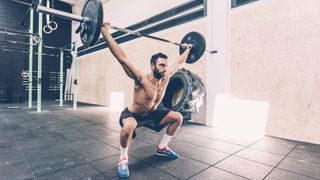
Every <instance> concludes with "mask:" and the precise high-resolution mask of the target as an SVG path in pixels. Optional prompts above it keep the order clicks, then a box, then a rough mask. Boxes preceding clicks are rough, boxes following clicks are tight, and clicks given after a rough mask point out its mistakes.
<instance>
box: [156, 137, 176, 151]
mask: <svg viewBox="0 0 320 180" xmlns="http://www.w3.org/2000/svg"><path fill="white" fill-rule="evenodd" d="M172 137H173V136H170V135H168V134H164V136H163V138H162V140H161V142H160V144H159V148H160V149H162V148H164V147H168V143H169V141H170V140H171V138H172Z"/></svg>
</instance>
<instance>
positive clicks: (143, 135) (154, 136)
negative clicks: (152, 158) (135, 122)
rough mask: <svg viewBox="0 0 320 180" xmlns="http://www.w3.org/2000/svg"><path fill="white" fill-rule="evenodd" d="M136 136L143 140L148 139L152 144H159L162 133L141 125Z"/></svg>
mask: <svg viewBox="0 0 320 180" xmlns="http://www.w3.org/2000/svg"><path fill="white" fill-rule="evenodd" d="M136 133H137V136H136V138H137V139H139V140H142V141H146V142H148V143H150V144H154V145H158V144H159V143H160V141H161V139H162V136H163V135H162V134H160V133H156V132H153V131H150V130H149V129H147V128H144V127H140V128H138V129H137V130H136Z"/></svg>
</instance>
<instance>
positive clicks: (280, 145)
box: [250, 137, 297, 155]
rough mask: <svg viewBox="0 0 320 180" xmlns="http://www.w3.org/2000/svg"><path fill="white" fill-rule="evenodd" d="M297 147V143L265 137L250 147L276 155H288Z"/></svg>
mask: <svg viewBox="0 0 320 180" xmlns="http://www.w3.org/2000/svg"><path fill="white" fill-rule="evenodd" d="M296 145H297V142H294V141H289V140H285V139H278V138H272V137H265V138H264V139H262V140H260V141H259V142H257V143H255V144H253V145H252V146H250V147H251V148H255V149H259V150H263V151H267V152H272V153H275V154H281V155H287V154H289V152H290V151H291V150H292V149H293V148H294V147H295V146H296Z"/></svg>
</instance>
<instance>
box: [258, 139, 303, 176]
mask: <svg viewBox="0 0 320 180" xmlns="http://www.w3.org/2000/svg"><path fill="white" fill-rule="evenodd" d="M299 144H300V143H297V144H296V145H295V146H294V147H293V148H292V149H291V151H290V152H288V153H287V154H286V155H285V156H284V157H283V158H282V159H281V160H280V161H279V162H278V163H277V164H276V165H275V166H274V167H273V168H272V169H271V171H270V172H269V173H268V174H266V175H265V176H264V177H263V178H262V179H265V178H267V177H268V176H269V175H270V174H271V172H272V171H273V170H275V169H276V168H277V167H278V165H279V164H280V163H281V162H282V161H283V160H284V159H286V158H287V157H288V155H289V154H290V153H291V152H292V151H293V150H294V149H295V148H296V147H297V146H298V145H299Z"/></svg>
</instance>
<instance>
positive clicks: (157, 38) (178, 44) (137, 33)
mask: <svg viewBox="0 0 320 180" xmlns="http://www.w3.org/2000/svg"><path fill="white" fill-rule="evenodd" d="M110 28H112V29H115V30H118V31H121V32H125V33H128V34H134V35H137V36H140V37H146V38H150V39H155V40H159V41H163V42H167V43H171V44H174V45H177V46H182V44H180V43H176V42H172V41H169V40H167V39H163V38H159V37H155V36H151V35H147V34H142V33H139V32H136V31H132V30H130V29H125V28H120V27H117V26H110Z"/></svg>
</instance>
